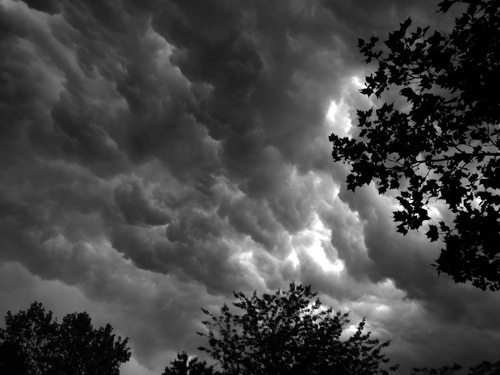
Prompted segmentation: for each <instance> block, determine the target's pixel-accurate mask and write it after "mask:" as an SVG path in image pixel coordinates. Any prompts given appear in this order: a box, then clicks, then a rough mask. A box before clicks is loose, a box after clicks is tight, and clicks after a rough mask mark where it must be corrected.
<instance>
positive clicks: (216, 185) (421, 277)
mask: <svg viewBox="0 0 500 375" xmlns="http://www.w3.org/2000/svg"><path fill="white" fill-rule="evenodd" d="M434 6H435V5H434V3H433V2H431V1H425V2H416V1H409V0H408V1H404V2H400V1H398V2H396V1H391V0H387V1H382V2H377V3H376V4H375V3H374V2H370V1H319V0H318V1H292V0H290V1H279V2H261V1H245V2H241V3H238V4H236V3H235V2H232V1H225V0H220V1H204V2H197V1H158V0H149V1H144V0H141V1H135V0H113V1H111V0H110V1H104V2H86V1H72V2H67V1H62V0H61V1H58V0H53V1H49V0H47V1H28V0H25V1H14V0H1V1H0V25H1V29H0V53H1V55H2V56H3V58H2V59H1V61H0V69H1V76H0V80H1V82H2V91H1V92H0V100H1V102H0V118H1V120H0V132H1V136H0V168H1V173H0V231H1V233H2V236H1V237H0V270H1V271H0V291H1V293H0V302H1V303H0V306H1V308H0V313H2V314H5V312H6V311H7V310H8V309H10V310H13V311H16V310H18V309H25V308H26V307H27V306H28V305H29V303H30V302H32V301H33V300H35V299H37V300H41V301H42V302H43V303H44V304H45V305H46V306H47V307H48V308H49V309H52V310H54V311H55V312H56V314H57V315H58V316H62V315H64V314H66V313H69V312H72V311H75V310H76V311H81V310H85V311H88V312H89V313H90V314H91V315H92V317H93V318H94V320H95V322H96V323H97V324H105V323H107V322H110V323H111V324H112V325H113V327H115V329H116V330H117V331H118V333H119V334H121V335H126V336H129V337H130V342H131V345H132V350H133V358H132V360H131V362H130V363H129V364H127V365H126V366H125V367H124V373H141V372H142V373H143V374H148V375H149V374H152V373H161V371H162V370H163V368H164V366H165V365H166V364H167V363H168V362H169V361H170V360H171V359H173V358H174V356H175V353H176V352H178V351H181V350H184V349H187V350H188V351H190V352H191V353H193V354H199V353H198V352H197V351H196V348H197V347H198V346H199V345H200V344H201V342H200V341H199V340H200V337H199V336H197V335H196V334H195V332H196V331H197V330H198V329H199V328H200V320H201V319H202V314H201V312H200V308H201V307H205V308H206V307H209V308H216V307H217V306H220V305H221V304H222V303H223V302H227V301H230V300H231V298H232V291H233V290H242V291H244V292H249V291H253V290H258V291H264V290H269V289H271V290H272V289H276V288H278V287H281V288H283V287H286V286H287V284H288V282H289V281H291V280H296V281H299V282H304V283H309V284H312V286H313V288H314V289H315V290H317V291H318V292H320V294H321V296H322V299H323V301H324V302H325V303H326V304H330V305H332V306H334V307H335V308H337V309H342V310H351V311H352V314H353V322H355V321H356V320H359V319H361V318H362V317H363V316H366V317H367V319H368V323H369V328H370V329H371V330H373V332H374V334H375V335H377V336H379V337H382V338H390V339H392V340H393V345H392V346H391V348H390V353H391V355H392V356H393V357H394V359H395V360H397V361H399V362H401V363H402V364H403V368H404V369H408V368H409V367H410V366H416V365H421V366H424V365H425V366H437V365H441V364H446V363H450V362H454V361H460V362H463V363H464V364H469V363H473V362H478V361H480V360H483V359H494V356H495V355H496V354H497V353H495V352H494V348H496V347H498V344H499V340H500V334H499V330H500V319H499V318H498V317H500V311H499V309H500V304H499V301H498V297H497V296H495V295H494V294H492V293H481V292H479V291H477V290H473V289H471V288H470V287H468V286H464V285H455V284H453V283H452V282H451V281H450V280H448V279H447V278H446V277H444V276H441V277H440V278H438V277H437V275H436V272H435V270H434V269H433V268H432V267H431V266H430V264H431V263H432V262H433V259H435V258H436V256H437V254H438V252H439V249H440V245H439V244H437V245H435V244H433V245H430V244H429V243H428V242H427V241H426V239H425V238H424V236H423V235H422V233H412V234H409V235H407V236H406V237H403V236H401V235H399V234H397V233H396V231H395V227H394V224H393V222H392V218H391V217H392V214H391V212H392V210H393V209H394V208H395V207H396V203H395V201H394V199H393V198H391V197H390V196H386V197H380V196H378V195H377V194H376V192H375V189H374V188H373V186H370V187H366V188H363V189H360V190H358V191H356V192H355V193H352V192H348V191H346V186H345V183H344V180H345V175H346V170H345V167H344V166H342V165H337V164H334V163H333V162H332V161H331V156H330V154H331V149H330V147H331V146H330V144H329V142H328V135H329V134H330V133H331V132H334V131H335V132H343V133H344V134H348V133H350V132H351V133H353V132H355V131H356V130H355V125H356V124H355V110H356V108H360V107H366V106H369V105H370V102H369V100H368V99H367V98H364V97H362V96H361V95H360V94H359V93H358V90H359V87H360V84H361V82H362V78H363V75H364V74H365V73H366V72H367V67H365V66H363V64H362V62H361V61H360V60H361V58H360V56H359V55H358V54H357V51H356V39H357V37H362V38H366V37H369V36H370V35H371V34H373V33H385V32H387V31H388V30H390V29H392V28H394V27H396V26H397V24H398V22H400V21H402V20H403V19H405V18H407V17H408V16H412V18H414V19H415V20H417V21H421V22H424V23H431V24H434V25H436V26H437V27H441V28H445V27H449V23H450V18H449V17H440V16H439V15H436V14H435V13H434Z"/></svg>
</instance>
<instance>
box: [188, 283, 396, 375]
mask: <svg viewBox="0 0 500 375" xmlns="http://www.w3.org/2000/svg"><path fill="white" fill-rule="evenodd" d="M234 296H235V298H236V302H234V303H233V305H234V307H236V308H238V309H239V310H240V311H241V312H242V313H241V314H237V313H233V312H232V311H231V310H230V308H229V307H228V306H227V305H226V304H224V305H223V307H222V308H221V310H220V315H216V314H212V313H210V312H209V311H208V310H205V309H202V310H203V312H204V314H205V315H206V316H207V317H208V318H209V319H208V320H206V321H204V322H203V324H204V325H205V326H206V328H207V331H206V332H198V334H199V335H201V336H204V337H206V338H207V339H208V347H200V348H199V349H200V350H201V351H204V352H206V353H208V354H209V355H210V356H211V357H212V358H213V359H215V360H216V361H217V363H218V364H219V365H220V367H221V368H222V370H223V374H228V375H233V374H234V375H236V374H238V375H240V374H241V375H245V374H248V375H250V374H252V375H259V374H262V375H264V374H265V375H269V374H276V375H278V374H279V375H285V374H286V375H292V374H304V375H308V374H311V375H313V374H314V375H316V374H332V373H335V374H366V375H370V374H388V373H389V372H388V371H387V370H383V369H382V366H383V365H385V364H387V363H388V362H389V360H388V359H387V358H385V355H383V354H382V353H381V350H382V349H383V348H385V347H387V346H388V345H389V342H383V343H381V342H379V340H378V339H373V338H371V337H370V333H364V328H365V321H364V320H363V321H362V322H361V323H360V324H359V325H358V326H357V330H356V332H355V333H354V334H353V335H352V336H351V337H349V338H348V339H346V340H343V339H341V335H342V332H343V327H344V326H345V325H346V324H347V323H348V322H349V320H348V314H347V313H346V314H342V313H340V312H337V313H333V311H332V309H331V308H328V309H325V308H323V307H322V305H321V302H320V300H319V299H318V298H316V294H315V293H313V292H311V288H310V286H303V285H296V284H295V283H291V284H290V287H289V290H287V291H281V290H278V291H277V292H276V293H274V294H263V295H262V297H261V296H258V295H257V294H256V293H255V292H254V294H253V295H252V296H250V297H247V296H246V295H244V294H243V293H241V292H239V293H235V294H234ZM396 367H397V366H396ZM396 367H392V368H390V371H394V370H395V368H396Z"/></svg>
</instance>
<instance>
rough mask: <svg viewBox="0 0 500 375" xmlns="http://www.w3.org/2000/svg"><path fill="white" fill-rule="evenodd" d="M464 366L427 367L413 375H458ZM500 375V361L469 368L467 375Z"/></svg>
mask: <svg viewBox="0 0 500 375" xmlns="http://www.w3.org/2000/svg"><path fill="white" fill-rule="evenodd" d="M461 369H462V366H460V365H458V364H456V363H455V364H454V365H453V366H444V367H440V368H437V369H428V368H427V367H422V368H414V369H413V370H412V372H411V375H453V374H456V373H458V372H459V371H460V370H461ZM498 374H500V361H498V362H493V363H492V362H488V361H484V362H481V363H480V364H479V365H477V366H473V367H470V368H469V371H468V372H467V375H498Z"/></svg>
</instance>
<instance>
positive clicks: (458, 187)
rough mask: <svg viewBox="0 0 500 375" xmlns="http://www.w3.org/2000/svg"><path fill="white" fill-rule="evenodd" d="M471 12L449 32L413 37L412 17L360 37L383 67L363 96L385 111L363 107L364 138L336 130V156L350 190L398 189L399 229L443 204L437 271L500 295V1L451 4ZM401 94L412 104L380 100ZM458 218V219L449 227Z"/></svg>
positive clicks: (434, 234) (436, 234) (443, 7)
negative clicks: (445, 213) (382, 36)
mask: <svg viewBox="0 0 500 375" xmlns="http://www.w3.org/2000/svg"><path fill="white" fill-rule="evenodd" d="M459 2H461V3H465V4H467V10H466V11H465V12H464V13H463V14H462V15H461V16H460V17H459V18H457V19H456V20H455V27H454V29H453V31H452V32H451V33H450V34H449V35H448V34H446V33H443V32H439V31H435V32H433V33H431V32H430V31H429V27H425V28H420V27H418V28H417V29H416V30H413V31H410V25H411V23H412V21H411V19H410V18H408V19H407V20H406V21H405V22H403V23H402V24H401V25H400V28H399V30H396V31H394V32H392V33H390V34H389V38H388V39H387V40H386V41H385V42H384V44H385V46H383V47H382V49H378V48H376V45H377V42H378V38H376V37H372V38H370V40H369V41H365V40H361V39H360V40H359V48H360V51H361V52H362V53H363V54H364V56H365V57H366V62H367V63H370V62H371V61H375V62H376V63H377V64H378V68H377V70H376V71H375V73H374V74H372V75H370V76H369V77H366V87H365V88H364V89H362V90H361V92H362V93H363V94H365V95H367V96H371V95H373V94H374V95H375V96H376V98H378V99H381V100H376V102H380V101H382V103H383V104H382V105H380V106H378V107H376V108H371V109H369V110H367V111H362V110H359V111H358V112H357V113H358V120H359V129H360V134H359V137H357V138H356V139H351V138H347V137H344V138H341V137H338V136H336V135H335V134H332V135H331V136H330V141H331V142H332V143H333V153H332V155H333V159H334V160H335V161H343V162H346V163H348V164H350V165H351V166H352V169H351V171H350V174H349V175H348V177H347V186H348V188H349V189H351V190H355V188H356V187H359V186H362V185H364V184H368V183H370V182H371V181H375V182H376V183H377V187H378V191H379V193H381V194H382V193H385V192H386V191H387V190H388V189H399V191H400V193H399V196H398V197H397V199H398V201H399V203H400V205H401V208H402V209H401V210H399V211H396V212H395V213H394V220H395V221H396V222H398V223H399V225H398V227H397V228H398V231H399V232H401V233H403V234H406V233H407V232H408V230H411V229H418V228H420V227H422V226H423V224H424V222H426V221H427V220H429V219H430V217H429V214H428V205H429V203H432V202H435V201H437V200H439V201H441V202H444V203H445V204H446V205H447V206H448V208H449V210H450V212H451V214H452V215H453V219H452V220H444V219H443V220H442V221H438V222H436V223H431V224H430V225H429V226H428V228H429V229H428V231H427V232H426V235H427V237H428V238H429V239H430V240H431V241H436V240H438V239H442V240H443V241H444V244H445V249H443V250H442V252H441V254H440V256H439V258H438V259H437V260H436V267H437V270H438V272H444V273H447V274H449V275H451V276H452V277H453V279H454V280H455V282H467V281H470V282H472V284H473V285H474V286H476V287H478V288H481V289H483V290H485V289H487V288H489V289H491V290H494V291H495V290H499V289H500V213H499V209H500V194H499V192H500V191H499V188H500V151H499V146H500V140H499V134H500V126H499V118H500V105H499V103H500V90H499V87H500V2H499V1H498V0H464V1H457V0H445V1H442V2H440V3H439V8H440V11H442V12H445V11H447V10H448V9H449V8H450V7H451V6H452V5H453V4H455V3H459ZM387 90H391V92H394V90H399V93H400V98H402V99H404V101H405V102H406V105H395V103H392V102H388V101H387V100H384V98H383V97H382V95H383V93H384V92H386V91H387ZM451 221H453V222H451Z"/></svg>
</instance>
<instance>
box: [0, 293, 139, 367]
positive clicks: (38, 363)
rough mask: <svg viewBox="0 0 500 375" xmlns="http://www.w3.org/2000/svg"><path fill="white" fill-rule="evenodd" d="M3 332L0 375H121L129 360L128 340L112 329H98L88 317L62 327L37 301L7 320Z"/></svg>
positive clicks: (67, 318) (73, 319) (75, 315)
mask: <svg viewBox="0 0 500 375" xmlns="http://www.w3.org/2000/svg"><path fill="white" fill-rule="evenodd" d="M5 326H6V328H5V329H4V328H0V374H2V375H19V374H25V375H35V374H36V375H118V374H119V373H120V365H121V364H122V363H124V362H127V361H128V360H129V359H130V350H129V348H128V346H127V342H128V339H124V340H122V339H121V337H117V338H116V337H115V335H114V334H113V333H112V332H113V328H112V327H111V326H110V325H109V324H107V325H106V326H105V327H100V328H98V329H95V328H93V327H92V324H91V319H90V317H89V315H88V314H87V313H73V314H68V315H66V316H65V317H64V318H63V321H62V322H61V323H58V322H57V320H54V319H53V318H52V312H50V311H49V312H48V313H46V312H45V309H44V308H43V306H42V304H41V303H38V302H34V303H33V304H32V305H31V307H30V308H29V309H28V310H27V311H20V312H18V313H17V314H15V315H13V314H12V313H11V312H10V311H9V312H8V313H7V316H6V317H5Z"/></svg>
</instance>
